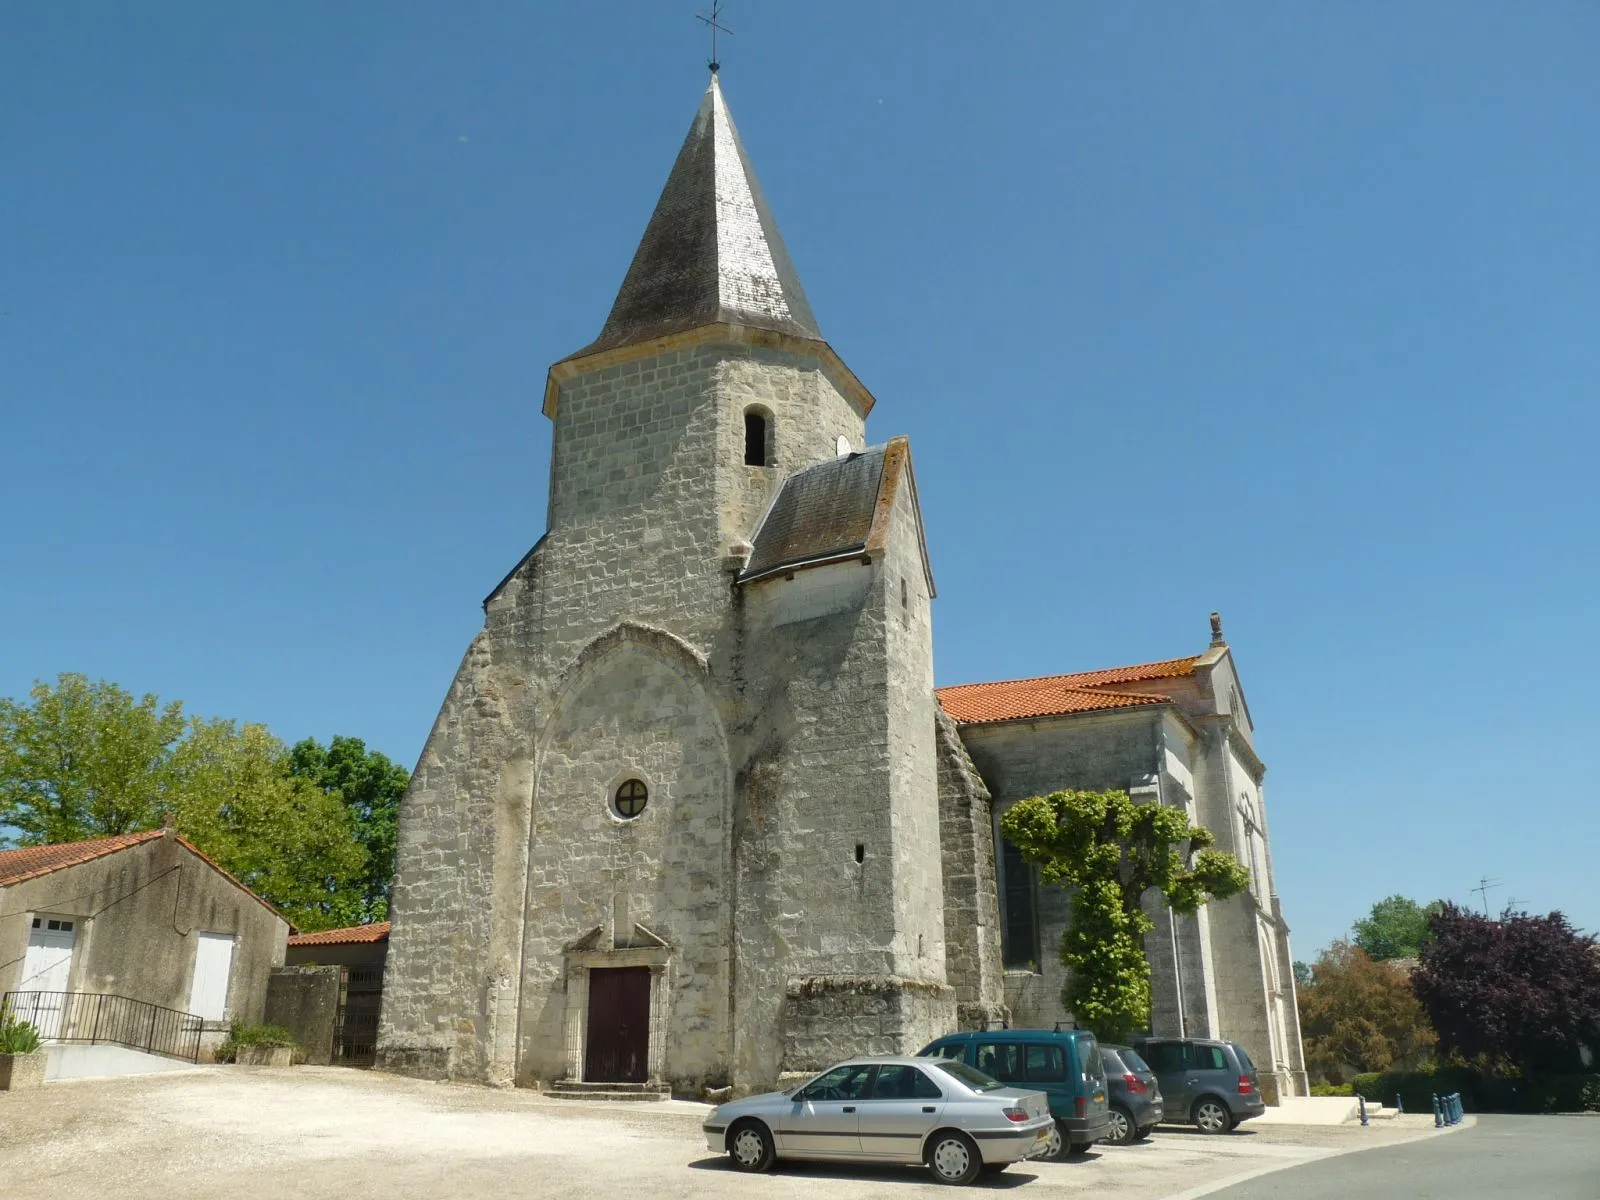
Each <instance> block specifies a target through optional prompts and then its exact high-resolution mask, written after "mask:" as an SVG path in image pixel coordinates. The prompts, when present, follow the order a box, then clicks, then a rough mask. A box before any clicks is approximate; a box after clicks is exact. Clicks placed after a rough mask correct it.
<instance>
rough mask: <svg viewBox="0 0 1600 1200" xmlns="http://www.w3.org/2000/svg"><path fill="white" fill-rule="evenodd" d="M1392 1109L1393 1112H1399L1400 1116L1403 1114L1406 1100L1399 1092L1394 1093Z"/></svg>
mask: <svg viewBox="0 0 1600 1200" xmlns="http://www.w3.org/2000/svg"><path fill="white" fill-rule="evenodd" d="M1394 1110H1395V1112H1397V1113H1400V1114H1401V1115H1402V1116H1404V1115H1405V1111H1406V1102H1405V1099H1404V1097H1402V1096H1401V1095H1400V1093H1399V1092H1396V1093H1395V1094H1394Z"/></svg>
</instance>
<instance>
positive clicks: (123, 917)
mask: <svg viewBox="0 0 1600 1200" xmlns="http://www.w3.org/2000/svg"><path fill="white" fill-rule="evenodd" d="M289 932H290V925H289V922H288V921H287V920H286V919H285V918H284V917H283V916H282V915H281V914H280V913H278V912H277V911H276V910H275V909H274V908H273V907H272V906H271V905H270V904H268V903H267V902H266V901H265V900H263V899H262V898H261V897H259V896H257V895H256V894H255V893H254V892H252V891H251V890H250V889H249V888H247V887H245V886H244V885H243V884H242V883H240V882H239V881H238V880H237V879H235V878H234V877H233V876H232V875H229V874H228V873H227V872H226V871H224V870H223V869H222V868H221V867H219V866H218V865H217V864H216V863H214V862H213V861H211V859H209V858H207V857H206V856H205V855H204V854H202V853H201V852H200V851H199V850H197V849H196V848H195V847H194V846H193V845H191V844H190V843H189V842H188V841H186V840H184V839H183V838H181V837H179V836H177V834H176V833H174V832H173V831H172V830H170V829H167V830H162V829H154V830H149V831H146V832H143V833H129V834H124V835H121V836H119V837H108V838H95V839H93V840H91V841H84V842H67V843H60V844H56V845H49V846H29V847H26V848H24V849H21V850H7V851H0V996H3V997H4V1000H5V1002H6V1003H7V1004H9V1006H10V1007H11V1008H12V1010H13V1011H15V1012H16V1013H17V1014H18V1015H20V1016H22V1017H23V1018H25V1019H28V1020H32V1021H33V1023H34V1024H35V1025H37V1026H38V1028H39V1032H40V1034H41V1035H42V1036H43V1037H44V1038H45V1039H46V1040H47V1041H55V1042H61V1043H73V1042H84V1043H95V1044H106V1043H109V1044H113V1045H120V1046H123V1047H126V1048H128V1049H134V1050H145V1051H148V1052H152V1053H156V1054H164V1055H169V1056H173V1057H179V1058H190V1059H193V1058H194V1057H195V1056H196V1055H198V1053H199V1051H200V1048H201V1046H202V1044H204V1042H205V1041H206V1040H208V1039H206V1038H205V1034H206V1033H207V1032H217V1031H220V1030H222V1029H225V1028H226V1027H227V1023H228V1022H229V1021H231V1020H234V1019H240V1020H243V1021H245V1022H247V1023H254V1022H258V1021H260V1019H261V1013H262V1009H263V1006H264V1004H265V1002H266V989H267V972H268V971H269V970H270V969H271V968H272V967H275V966H280V965H282V963H283V957H284V944H285V941H286V939H287V938H288V935H289Z"/></svg>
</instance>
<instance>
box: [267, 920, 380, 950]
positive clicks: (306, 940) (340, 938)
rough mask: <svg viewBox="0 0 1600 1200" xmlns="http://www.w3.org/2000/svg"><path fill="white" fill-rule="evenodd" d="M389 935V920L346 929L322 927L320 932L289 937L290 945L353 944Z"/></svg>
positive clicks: (377, 940)
mask: <svg viewBox="0 0 1600 1200" xmlns="http://www.w3.org/2000/svg"><path fill="white" fill-rule="evenodd" d="M388 936H389V922H388V921H379V922H377V923H376V924H373V925H351V926H350V927H348V928H346V929H324V930H322V931H321V932H320V933H297V934H295V935H294V936H293V937H291V938H290V939H289V945H291V946H353V945H356V944H357V943H360V942H381V941H385V940H386V939H387V938H388Z"/></svg>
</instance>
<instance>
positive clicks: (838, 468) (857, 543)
mask: <svg viewBox="0 0 1600 1200" xmlns="http://www.w3.org/2000/svg"><path fill="white" fill-rule="evenodd" d="M887 450H888V447H887V446H874V447H871V448H870V449H867V450H862V451H860V452H859V453H856V454H847V455H845V456H844V457H842V458H836V459H833V460H831V461H829V462H824V463H818V464H817V465H816V466H814V467H807V468H806V469H805V470H803V471H796V472H795V473H794V474H793V475H791V476H789V477H788V478H787V479H785V480H784V481H783V486H782V487H781V488H779V489H778V495H777V498H776V499H775V500H773V502H772V507H771V508H770V509H768V510H767V515H766V517H765V518H764V519H763V520H762V522H761V528H759V529H758V530H756V534H755V538H754V540H753V542H752V544H751V549H750V561H749V563H748V564H747V565H746V566H745V569H744V571H743V573H742V574H741V575H740V579H741V580H743V581H748V580H751V579H755V578H759V577H760V576H762V575H770V574H772V573H774V572H775V571H777V570H779V569H781V568H784V567H790V566H796V565H799V564H802V563H810V562H817V561H819V560H824V559H832V558H842V557H844V556H846V555H848V554H852V553H862V554H864V553H866V550H867V539H868V538H869V537H870V536H871V534H872V522H873V518H874V516H875V515H876V514H877V508H878V493H879V490H880V489H881V488H882V486H883V469H884V459H885V456H886V452H887Z"/></svg>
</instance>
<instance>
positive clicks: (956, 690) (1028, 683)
mask: <svg viewBox="0 0 1600 1200" xmlns="http://www.w3.org/2000/svg"><path fill="white" fill-rule="evenodd" d="M1199 661H1200V660H1199V656H1198V655H1191V656H1190V657H1188V658H1169V659H1166V660H1165V661H1163V662H1153V663H1139V664H1138V665H1136V666H1131V667H1112V668H1111V669H1110V670H1105V671H1080V672H1078V673H1077V674H1075V675H1041V676H1038V677H1037V678H1034V679H1004V680H999V681H997V682H995V683H961V684H956V685H955V686H953V687H947V688H939V689H938V691H937V692H936V693H935V694H936V695H937V696H938V697H939V703H940V704H941V705H942V706H943V707H944V710H945V712H947V713H949V714H950V715H951V716H952V717H954V718H955V719H956V720H957V721H959V722H960V723H962V724H963V725H973V724H980V723H982V722H985V721H1020V720H1025V719H1027V718H1029V717H1054V716H1061V715H1064V714H1067V713H1082V712H1098V711H1101V710H1104V709H1111V708H1137V707H1139V706H1141V705H1147V704H1164V703H1166V702H1167V701H1168V699H1169V697H1167V696H1160V695H1154V694H1152V695H1138V694H1135V693H1132V692H1118V691H1113V690H1111V689H1110V687H1109V686H1108V685H1110V684H1116V683H1137V682H1140V681H1142V680H1147V679H1177V678H1181V677H1182V676H1185V675H1192V674H1194V668H1195V664H1196V663H1197V662H1199Z"/></svg>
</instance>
